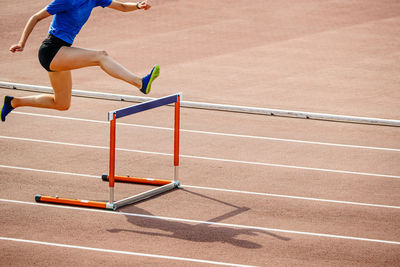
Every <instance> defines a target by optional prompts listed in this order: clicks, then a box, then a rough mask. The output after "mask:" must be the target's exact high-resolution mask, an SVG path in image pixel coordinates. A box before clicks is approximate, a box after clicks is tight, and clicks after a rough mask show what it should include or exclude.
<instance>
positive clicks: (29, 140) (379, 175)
mask: <svg viewBox="0 0 400 267" xmlns="http://www.w3.org/2000/svg"><path fill="white" fill-rule="evenodd" d="M0 138H3V139H10V140H18V141H28V142H36V143H44V144H54V145H65V146H74V147H84V148H96V149H109V147H105V146H95V145H86V144H75V143H66V142H56V141H48V140H40V139H32V138H23V137H13V136H0ZM116 150H117V151H125V152H134V153H142V154H151V155H159V156H173V154H171V153H162V152H153V151H145V150H137V149H127V148H116ZM180 157H181V158H188V159H200V160H210V161H220V162H229V163H237V164H247V165H259V166H267V167H279V168H289V169H299V170H308V171H319V172H331V173H340V174H352V175H362V176H375V177H385V178H395V179H400V176H398V175H389V174H378V173H367V172H356V171H345V170H334V169H323V168H312V167H302V166H295V165H285V164H275V163H266V162H256V161H244V160H233V159H221V158H212V157H202V156H192V155H182V154H181V155H180Z"/></svg>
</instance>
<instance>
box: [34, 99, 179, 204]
mask: <svg viewBox="0 0 400 267" xmlns="http://www.w3.org/2000/svg"><path fill="white" fill-rule="evenodd" d="M181 98H182V93H177V94H173V95H169V96H165V97H162V98H158V99H154V100H149V101H147V102H143V103H140V104H136V105H132V106H129V107H126V108H121V109H117V110H114V111H110V112H108V121H109V122H110V156H109V170H108V174H103V175H102V176H101V178H102V180H103V181H107V182H108V186H109V202H101V201H91V200H81V199H68V198H60V197H58V196H56V197H52V196H42V195H36V196H35V201H36V202H46V203H53V204H63V205H73V206H83V207H90V208H100V209H107V210H117V209H118V208H120V207H123V206H126V205H129V204H133V203H136V202H139V201H142V200H144V199H147V198H151V197H153V196H156V195H159V194H162V193H165V192H167V191H170V190H173V189H175V188H179V187H180V182H179V130H180V103H181ZM170 104H174V106H175V111H174V158H173V165H174V175H173V180H164V179H153V178H139V177H130V176H118V175H115V150H116V148H115V144H116V128H117V119H119V118H123V117H126V116H129V115H133V114H136V113H139V112H142V111H146V110H150V109H154V108H157V107H161V106H165V105H170ZM115 182H125V183H136V184H146V185H154V186H158V187H156V188H153V189H151V190H148V191H146V192H142V193H139V194H137V195H134V196H130V197H127V198H124V199H121V200H118V201H115V200H114V186H115Z"/></svg>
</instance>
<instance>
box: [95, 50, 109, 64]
mask: <svg viewBox="0 0 400 267" xmlns="http://www.w3.org/2000/svg"><path fill="white" fill-rule="evenodd" d="M107 57H108V53H107V51H105V50H101V51H97V52H96V59H97V62H98V63H101V62H102V61H103V60H105V59H106V58H107Z"/></svg>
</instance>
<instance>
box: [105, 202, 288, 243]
mask: <svg viewBox="0 0 400 267" xmlns="http://www.w3.org/2000/svg"><path fill="white" fill-rule="evenodd" d="M247 210H249V208H245V207H243V208H240V209H238V210H237V211H233V212H229V213H228V214H225V215H221V216H218V217H217V218H214V219H211V220H209V222H216V221H217V220H220V219H222V218H224V219H226V218H227V217H232V214H233V213H234V214H238V213H242V212H245V211H247ZM125 212H129V213H136V214H142V215H149V216H155V215H153V214H151V213H150V212H147V211H145V210H143V209H140V208H138V207H137V206H132V207H130V208H129V209H128V210H126V211H125ZM126 219H127V221H128V222H129V223H131V224H132V225H135V226H136V227H138V229H118V228H114V229H110V230H107V231H109V232H111V233H119V232H128V233H137V234H145V235H149V236H158V237H168V238H176V239H182V240H188V241H192V242H208V243H214V242H220V243H228V244H231V245H233V246H236V247H241V248H247V249H258V248H262V246H261V245H260V244H257V243H255V242H252V241H249V240H246V239H241V238H240V236H241V235H245V236H257V235H259V234H265V235H269V236H272V237H274V238H277V239H279V240H283V241H289V240H290V238H286V237H282V236H279V235H277V234H273V233H270V232H267V231H262V230H258V229H240V228H230V227H225V226H220V225H212V224H204V223H203V224H190V223H182V222H176V221H170V220H163V219H159V218H154V219H153V218H144V217H137V216H129V215H126ZM141 228H142V229H141ZM143 228H144V229H149V231H146V230H143ZM150 229H152V230H161V231H163V232H165V233H160V232H158V231H157V232H155V231H150Z"/></svg>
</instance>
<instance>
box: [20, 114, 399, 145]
mask: <svg viewBox="0 0 400 267" xmlns="http://www.w3.org/2000/svg"><path fill="white" fill-rule="evenodd" d="M13 114H20V115H28V116H38V117H45V118H52V119H63V120H73V121H82V122H91V123H101V124H108V122H107V121H99V120H90V119H82V118H74V117H63V116H55V115H45V114H38V113H27V112H18V111H15V112H13ZM118 125H123V126H129V127H140V128H149V129H157V130H168V131H173V130H174V129H173V128H167V127H158V126H150V125H142V124H130V123H120V122H118ZM180 130H181V132H187V133H196V134H207V135H216V136H227V137H237V138H248V139H258V140H269V141H279V142H289V143H300V144H309V145H322V146H334V147H345V148H357V149H371V150H381V151H392V152H400V149H397V148H386V147H374V146H360V145H347V144H337V143H327V142H314V141H305V140H297V139H285V138H275V137H265V136H254V135H243V134H231V133H218V132H208V131H199V130H186V129H180Z"/></svg>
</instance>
